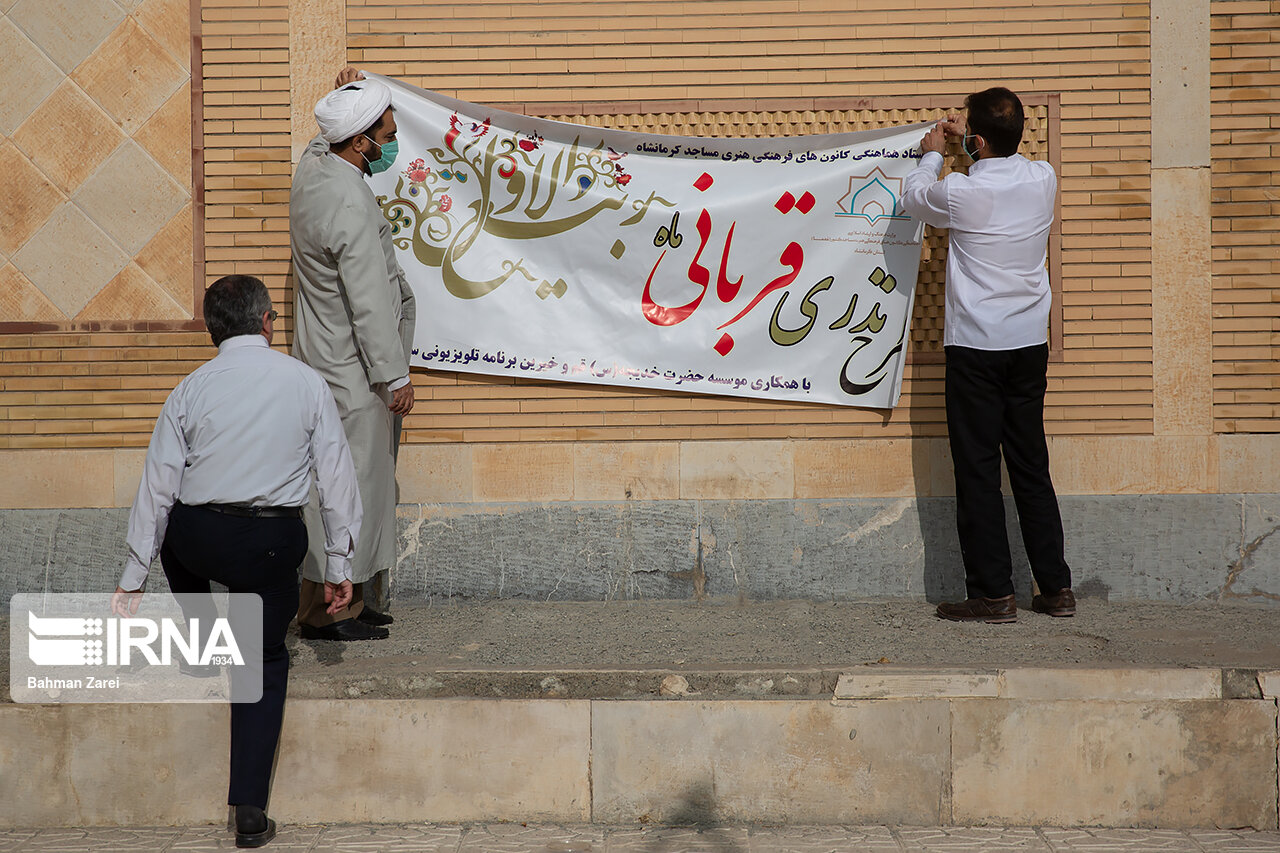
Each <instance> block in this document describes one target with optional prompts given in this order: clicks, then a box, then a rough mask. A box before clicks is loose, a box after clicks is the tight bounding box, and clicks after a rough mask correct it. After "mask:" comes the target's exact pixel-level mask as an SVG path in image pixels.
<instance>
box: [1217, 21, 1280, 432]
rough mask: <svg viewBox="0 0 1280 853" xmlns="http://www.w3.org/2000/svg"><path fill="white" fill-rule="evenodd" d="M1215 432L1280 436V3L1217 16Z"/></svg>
mask: <svg viewBox="0 0 1280 853" xmlns="http://www.w3.org/2000/svg"><path fill="white" fill-rule="evenodd" d="M1212 9H1213V30H1212V42H1211V45H1212V72H1213V75H1212V92H1213V108H1212V109H1213V112H1212V125H1211V126H1212V131H1213V137H1212V141H1213V217H1214V222H1213V276H1214V279H1213V290H1214V292H1213V297H1214V299H1213V317H1214V319H1213V370H1214V398H1213V402H1214V411H1213V414H1214V427H1215V429H1216V430H1217V431H1218V432H1227V433H1234V432H1276V431H1277V429H1280V418H1277V415H1280V252H1278V251H1277V246H1276V223H1277V221H1278V220H1277V216H1278V215H1280V167H1278V166H1277V162H1280V161H1278V160H1277V158H1278V157H1280V117H1278V115H1277V114H1278V113H1280V94H1278V93H1280V37H1278V36H1277V35H1276V32H1277V28H1278V27H1280V3H1275V2H1265V0H1263V1H1262V2H1259V0H1253V2H1249V1H1248V0H1219V2H1215V3H1214V4H1213V6H1212Z"/></svg>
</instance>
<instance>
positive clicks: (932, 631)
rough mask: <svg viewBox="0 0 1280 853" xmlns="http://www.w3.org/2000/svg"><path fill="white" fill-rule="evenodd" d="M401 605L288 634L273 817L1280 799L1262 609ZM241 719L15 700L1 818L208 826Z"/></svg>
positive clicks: (1213, 825) (1052, 815)
mask: <svg viewBox="0 0 1280 853" xmlns="http://www.w3.org/2000/svg"><path fill="white" fill-rule="evenodd" d="M395 612H396V615H397V622H396V625H395V626H393V639H392V640H388V641H382V642H377V643H357V644H338V643H307V642H303V641H299V640H298V639H297V637H296V634H295V635H294V636H293V637H292V638H291V640H290V644H291V648H292V651H293V655H294V661H295V666H294V668H293V670H292V672H291V676H290V679H291V681H290V701H289V703H288V704H287V706H286V717H285V730H284V736H283V741H282V744H281V748H280V755H279V759H278V762H277V770H276V776H275V783H274V787H273V794H272V802H271V812H272V814H273V815H274V816H275V817H276V818H278V819H280V820H281V821H282V822H285V823H288V824H292V825H297V824H320V823H333V822H336V823H360V824H364V823H376V824H386V823H404V824H420V823H428V822H432V823H433V822H448V823H464V824H470V823H488V822H495V821H511V822H517V823H519V822H543V823H551V824H593V825H597V826H604V827H609V826H627V825H630V826H637V825H639V826H643V825H661V824H670V823H694V824H705V825H730V826H750V825H761V824H767V825H776V826H791V825H799V826H805V825H815V824H816V825H837V826H848V825H868V824H870V825H887V826H916V827H936V826H948V825H972V824H980V825H994V826H1059V827H1089V826H1104V827H1135V828H1165V829H1171V830H1172V829H1178V830H1182V829H1188V830H1189V829H1197V830H1200V829H1231V828H1238V827H1252V828H1254V829H1258V830H1275V829H1277V826H1278V822H1280V814H1278V811H1280V795H1278V791H1280V773H1278V772H1277V767H1278V765H1280V754H1278V738H1277V694H1278V693H1280V657H1278V656H1277V655H1276V652H1275V649H1276V645H1275V638H1276V632H1275V627H1276V626H1277V621H1278V618H1277V616H1278V614H1280V611H1277V610H1275V609H1266V608H1247V607H1243V608H1241V607H1237V608H1230V607H1224V608H1177V607H1169V606H1166V608H1165V609H1161V608H1159V607H1154V606H1152V607H1147V606H1143V607H1133V606H1124V607H1121V606H1116V605H1106V604H1105V603H1096V604H1094V605H1092V606H1087V607H1082V614H1081V616H1080V617H1077V619H1076V620H1058V619H1049V618H1048V617H1042V616H1039V615H1035V616H1030V615H1028V617H1026V618H1024V619H1022V620H1021V621H1020V622H1019V623H1017V624H1016V625H1012V626H986V625H954V624H951V623H940V622H938V621H937V620H934V619H933V618H932V616H931V615H929V613H930V610H929V608H928V607H927V605H924V604H923V603H919V602H915V603H912V602H893V603H886V602H873V603H861V604H845V605H834V604H818V603H813V602H776V603H768V604H752V605H746V606H741V605H734V604H732V603H722V604H718V605H706V604H696V603H692V602H681V603H669V602H668V603H661V604H658V605H654V606H638V605H632V604H618V603H611V604H599V603H597V604H582V605H572V604H558V605H538V604H526V603H519V602H498V603H492V604H485V605H479V604H477V605H467V606H462V607H455V606H453V605H450V606H447V607H443V608H422V609H418V610H414V609H405V608H398V609H397V610H396V611H395ZM0 627H4V628H7V626H0ZM7 636H8V631H7V630H0V637H7ZM841 637H844V638H845V642H844V643H843V644H842V643H841ZM1089 638H1093V639H1092V640H1091V641H1089V642H1086V641H1088V640H1089ZM833 646H840V647H839V648H836V649H833V648H832V647H833ZM1055 649H1056V650H1057V655H1056V657H1055V655H1054V654H1053V652H1054V650H1055ZM1080 649H1083V650H1085V653H1083V654H1082V653H1081V652H1080V651H1078V650H1080ZM1064 650H1065V651H1064ZM5 657H6V658H7V655H6V656H5ZM593 657H594V659H592V658H593ZM1030 658H1035V659H1037V660H1035V661H1033V660H1030ZM1081 658H1085V659H1086V660H1081ZM1119 658H1124V660H1122V659H1119ZM664 685H665V688H664ZM227 714H228V711H227V707H226V706H220V705H190V704H188V705H174V704H168V705H166V704H134V705H108V704H100V705H94V704H63V705H16V704H12V703H9V704H0V827H10V828H16V827H23V826H27V827H30V826H44V827H65V826H80V827H110V826H115V827H131V826H155V825H165V826H189V825H199V824H221V823H222V822H223V821H225V806H224V805H223V803H222V799H223V798H222V792H223V791H225V787H226V767H227V765H226V755H227V738H228V731H227V729H228V724H227ZM495 849H496V848H495ZM663 849H665V848H663ZM726 849H728V848H726ZM743 849H745V848H743Z"/></svg>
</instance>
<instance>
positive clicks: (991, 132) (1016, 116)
mask: <svg viewBox="0 0 1280 853" xmlns="http://www.w3.org/2000/svg"><path fill="white" fill-rule="evenodd" d="M964 106H965V109H967V110H968V111H969V131H970V132H971V133H976V134H977V135H978V136H981V137H982V138H983V139H985V140H986V141H987V145H989V146H990V147H991V152H992V153H993V154H995V155H996V156H998V157H1008V156H1009V155H1011V154H1016V153H1018V145H1019V143H1021V142H1022V126H1023V124H1025V123H1026V115H1025V114H1024V113H1023V111H1022V101H1020V100H1018V96H1017V95H1015V94H1014V93H1013V92H1011V91H1009V90H1008V89H1006V88H1004V87H1003V86H995V87H993V88H991V89H985V90H983V91H981V92H975V93H974V94H972V95H970V96H969V97H967V98H965V99H964Z"/></svg>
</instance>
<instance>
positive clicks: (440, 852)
mask: <svg viewBox="0 0 1280 853" xmlns="http://www.w3.org/2000/svg"><path fill="white" fill-rule="evenodd" d="M234 847H235V844H234V841H233V839H232V835H231V834H230V833H229V832H227V831H226V830H224V829H215V828H213V827H194V828H185V829H184V828H165V829H95V830H81V829H43V830H38V831H37V830H11V831H8V832H4V831H0V851H3V853H55V851H56V853H106V851H148V853H163V851H187V853H197V852H198V851H211V850H229V849H234ZM265 849H266V850H268V851H273V853H304V851H305V852H306V853H846V851H848V853H863V851H867V853H880V851H884V853H889V851H893V853H905V851H911V853H951V852H952V851H988V850H992V851H996V850H1021V851H1039V853H1128V851H1133V853H1139V851H1141V853H1152V851H1179V853H1182V852H1183V851H1185V853H1246V851H1250V853H1257V851H1280V832H1250V831H1223V830H1194V831H1189V832H1180V831H1177V830H1157V829H1150V830H1146V829H1051V828H1039V827H1037V828H1015V829H991V828H981V829H965V828H956V827H947V828H916V827H883V826H871V827H865V826H860V827H843V826H834V827H829V826H822V827H788V828H785V829H772V828H751V829H747V828H738V827H734V828H717V827H712V828H702V829H693V828H639V829H630V828H601V827H591V826H522V825H519V824H499V825H496V826H469V827H461V826H441V825H409V826H385V825H384V826H377V825H359V826H297V827H285V828H283V829H282V831H281V832H280V834H279V835H278V836H277V837H276V840H275V841H273V842H271V844H270V845H268V846H267V847H266V848H265Z"/></svg>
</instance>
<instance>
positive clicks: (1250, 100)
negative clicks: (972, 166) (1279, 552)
mask: <svg viewBox="0 0 1280 853" xmlns="http://www.w3.org/2000/svg"><path fill="white" fill-rule="evenodd" d="M849 8H850V7H849V4H844V3H835V2H829V0H802V2H801V3H800V4H799V7H798V8H797V7H796V5H795V4H794V3H787V4H780V3H777V2H775V0H742V2H737V3H732V4H730V3H725V2H720V0H696V2H691V3H680V4H667V3H659V2H648V3H631V4H623V5H619V4H605V3H603V2H594V0H579V2H565V3H547V2H530V3H520V4H512V3H499V2H484V0H472V2H467V3H461V2H458V3H452V2H442V3H431V4H423V3H420V2H416V0H415V2H410V0H384V2H380V3H376V4H366V3H363V2H355V0H294V2H292V3H290V2H286V0H192V5H191V6H188V4H187V2H186V0H0V85H3V86H4V90H5V92H6V96H5V98H4V100H3V103H0V174H3V175H4V179H3V180H4V182H5V186H4V191H3V192H0V221H2V222H3V228H0V466H3V469H4V470H5V471H6V472H7V473H9V474H10V476H9V477H6V478H4V479H5V480H6V481H7V482H6V483H5V484H4V485H3V486H0V505H2V506H6V507H15V506H19V507H20V506H109V505H127V504H128V503H129V501H130V499H131V497H132V489H133V484H134V483H136V476H137V473H136V472H137V470H138V467H139V463H140V458H141V451H140V448H142V447H145V444H146V441H147V438H148V436H149V433H150V429H151V426H152V423H153V419H154V417H155V414H156V412H157V411H158V409H159V405H160V403H161V402H162V401H163V399H164V397H165V395H166V394H167V392H168V391H169V390H170V389H171V388H172V387H173V385H174V384H175V383H176V382H177V380H178V379H179V378H180V377H181V376H182V375H184V374H185V373H186V372H188V371H189V370H191V369H192V368H193V367H194V366H195V365H196V364H198V363H199V362H200V361H201V360H203V359H204V358H207V357H208V356H209V355H211V353H212V350H211V349H210V347H209V346H208V343H207V337H206V336H205V335H204V334H203V332H201V331H199V321H198V318H197V315H196V311H197V307H198V306H196V305H195V304H194V303H195V300H194V298H193V294H194V293H195V292H197V289H198V287H199V286H202V285H203V284H204V283H206V282H208V281H210V280H212V279H213V278H215V277H217V276H219V275H222V274H225V273H228V272H245V273H252V274H256V275H259V276H262V277H263V278H264V279H265V280H266V281H267V282H268V285H269V286H270V287H271V289H272V291H273V294H274V296H275V298H276V300H277V302H278V303H279V304H280V307H282V308H284V309H286V310H285V311H284V312H283V313H284V314H285V317H284V321H283V322H284V325H285V329H286V337H287V332H288V329H289V327H290V318H289V316H288V313H289V312H288V309H289V307H290V303H291V292H290V288H291V282H290V281H289V275H288V238H287V225H288V223H287V201H288V186H289V176H290V172H291V161H292V157H293V155H294V154H295V153H296V152H297V150H298V149H299V147H300V146H301V145H302V144H303V143H305V141H306V139H307V138H308V137H309V136H310V135H311V133H312V132H313V125H312V122H311V120H310V117H309V108H310V104H311V103H312V102H313V101H314V99H315V98H316V97H317V96H318V95H319V94H321V93H322V92H323V91H325V89H326V88H327V86H328V85H330V81H331V79H332V75H333V73H334V71H335V70H336V68H337V67H338V66H340V65H341V64H343V63H346V62H351V63H354V64H357V65H359V66H361V67H364V68H368V69H370V70H374V71H379V72H382V73H387V74H391V75H395V76H399V77H402V78H404V79H406V80H408V81H410V82H413V83H416V84H419V85H423V86H426V87H428V88H432V89H436V90H438V91H441V92H444V93H446V94H449V95H453V96H456V97H460V98H463V99H466V100H471V101H475V102H479V103H488V104H497V105H502V104H507V105H511V104H517V105H520V107H521V108H522V109H526V110H528V111H530V112H537V113H542V114H546V113H555V112H556V111H557V109H560V108H559V107H557V105H562V104H564V103H574V104H581V103H584V102H591V103H594V104H595V105H596V107H597V108H598V109H601V110H606V108H608V109H611V110H612V111H614V112H618V111H622V112H627V113H629V114H631V115H633V116H635V117H637V118H636V123H637V126H643V127H648V128H651V129H655V130H673V129H678V128H676V127H675V125H676V124H678V121H677V119H678V116H676V114H675V113H673V112H670V111H668V112H661V111H657V110H646V109H645V107H644V103H645V102H652V101H664V102H667V106H666V107H665V108H666V109H668V110H671V109H672V108H673V106H672V105H671V102H679V103H678V104H675V105H674V106H677V107H680V108H681V109H683V110H697V109H700V108H706V109H709V111H710V114H711V115H712V116H721V118H717V119H716V120H717V121H721V122H722V125H723V126H722V127H721V129H720V131H719V132H726V133H741V132H758V131H759V128H758V126H756V125H753V122H757V123H758V122H759V121H760V116H759V114H756V113H752V112H751V111H749V110H747V111H739V112H738V113H737V114H730V113H726V112H725V111H724V110H723V109H721V110H720V111H719V112H717V111H716V109H715V104H713V103H709V102H719V103H720V105H721V107H723V105H724V102H725V100H726V99H729V100H734V101H735V102H737V103H741V99H766V100H768V101H769V102H770V108H771V109H774V110H777V109H782V110H785V109H786V105H787V104H789V103H791V104H800V105H803V104H807V103H812V102H813V101H814V99H827V98H873V99H875V100H876V103H877V104H888V105H890V106H892V105H893V104H895V103H896V104H901V105H902V106H904V107H915V106H918V105H919V104H920V103H922V99H930V103H935V104H938V103H957V104H958V103H959V102H960V101H961V100H962V99H963V96H964V95H965V94H966V93H968V92H969V91H971V90H974V89H977V88H980V87H983V86H986V85H990V84H993V83H997V82H999V83H1004V84H1007V85H1009V86H1011V87H1013V88H1014V89H1016V90H1019V91H1022V92H1025V93H1038V94H1042V95H1046V96H1054V97H1055V99H1056V102H1057V103H1059V104H1060V113H1059V114H1058V116H1057V118H1058V119H1059V121H1058V124H1057V129H1056V134H1055V135H1053V136H1052V137H1051V138H1050V137H1045V139H1046V140H1047V141H1049V142H1051V145H1052V147H1053V150H1052V151H1051V152H1049V151H1046V152H1045V155H1044V156H1049V155H1050V154H1052V156H1054V157H1055V158H1056V159H1057V160H1058V161H1059V163H1060V170H1061V176H1062V195H1061V212H1062V215H1061V237H1060V245H1056V246H1055V250H1056V251H1055V259H1056V261H1057V262H1058V263H1059V264H1060V266H1059V267H1058V268H1059V269H1060V276H1059V281H1058V285H1059V288H1060V291H1061V300H1060V303H1061V329H1060V337H1059V340H1060V342H1061V350H1060V358H1059V359H1057V360H1056V361H1055V362H1054V363H1053V364H1052V365H1051V367H1050V386H1049V397H1048V402H1047V412H1046V416H1047V424H1048V431H1049V433H1050V435H1051V441H1052V443H1053V454H1054V466H1055V477H1056V479H1057V482H1058V484H1059V486H1060V488H1061V489H1062V491H1064V492H1066V493H1083V494H1107V493H1143V492H1165V493H1168V492H1272V491H1280V473H1278V472H1280V465H1278V464H1277V462H1280V443H1277V440H1276V439H1277V437H1278V434H1280V430H1278V429H1277V425H1278V424H1280V420H1278V419H1277V417H1276V416H1277V408H1278V405H1280V391H1277V390H1276V389H1277V387H1278V386H1280V376H1277V373H1280V368H1277V363H1278V361H1280V360H1278V359H1277V358H1276V356H1277V355H1280V353H1278V352H1277V343H1278V342H1280V296H1278V294H1280V279H1278V278H1277V276H1278V274H1280V260H1277V259H1276V258H1277V254H1276V247H1275V221H1276V219H1275V214H1276V213H1277V209H1278V207H1280V202H1277V194H1278V193H1280V176H1277V174H1276V167H1275V163H1276V162H1277V161H1276V158H1275V155H1276V154H1277V153H1280V123H1277V120H1276V119H1275V118H1274V116H1275V113H1276V109H1275V107H1276V101H1277V98H1276V91H1277V88H1276V86H1277V82H1278V80H1277V77H1278V76H1280V45H1278V44H1277V42H1276V40H1275V39H1274V36H1273V35H1272V33H1273V31H1274V29H1275V24H1276V22H1277V19H1276V4H1275V2H1274V0H1215V2H1213V3H1212V4H1210V3H1209V2H1208V0H1150V2H1137V3H1115V2H1102V0H1070V2H1068V0H1059V2H1044V0H1035V2H1032V0H977V2H966V3H951V2H947V0H938V2H936V3H934V4H932V5H931V6H930V7H929V8H923V7H921V6H920V4H918V3H908V2H905V0H904V2H900V3H892V2H890V3H880V4H876V7H875V8H874V9H864V10H861V11H850V10H849ZM72 21H74V22H75V25H74V26H72V25H69V24H68V23H67V22H72ZM193 57H194V62H193V61H192V58H193ZM192 92H194V103H195V105H196V109H195V113H194V114H195V116H196V127H197V132H196V133H195V134H194V136H193V135H192V134H191V132H190V128H191V122H190V118H191V116H192V114H193V113H192V110H191V104H192ZM621 102H626V103H625V105H620V104H621ZM611 105H613V106H611ZM903 115H905V114H904V113H902V112H894V111H892V110H885V111H883V113H882V114H878V115H877V116H874V117H873V118H874V120H877V121H882V122H893V121H897V120H903V118H902V117H903ZM770 120H771V121H772V119H770ZM789 121H792V120H791V119H789ZM813 121H814V117H813V115H812V114H810V113H806V112H805V111H804V110H803V109H799V110H797V111H794V120H793V121H792V124H794V125H795V126H797V127H802V126H803V127H807V126H811V125H812V122H813ZM713 130H715V129H714V128H713ZM784 131H785V129H784ZM699 132H706V131H705V129H704V130H700V131H699ZM193 221H194V222H195V223H196V224H197V227H195V228H194V230H193V229H192V227H191V223H192V222H193ZM193 259H194V262H193ZM926 273H928V268H926ZM918 316H919V312H918ZM935 319H936V318H935ZM920 328H921V329H922V331H921V334H924V335H925V337H926V338H928V336H929V335H933V336H936V335H937V329H936V323H934V324H933V325H932V326H930V327H929V328H928V330H927V331H923V330H924V327H923V326H921V327H920ZM931 343H936V342H935V341H932V340H931V339H929V340H925V339H921V340H918V341H917V350H924V349H927V348H928V346H929V345H930V344H931ZM919 355H921V353H919V352H918V353H917V356H919ZM941 378H942V368H941V365H940V364H938V363H937V362H936V361H932V360H930V359H928V358H926V357H916V358H915V359H914V360H913V362H912V363H911V364H910V366H909V367H908V370H907V375H906V379H905V383H904V394H903V404H902V405H901V406H900V407H899V408H897V409H896V410H894V411H893V412H892V413H891V414H889V415H887V416H886V415H884V414H883V413H880V412H876V411H870V410H857V409H846V408H838V407H827V406H815V405H809V406H801V405H788V404H780V403H773V402H766V401H760V402H755V401H750V400H738V399H728V398H714V397H693V396H681V395H675V394H669V393H665V392H650V391H635V390H629V389H611V388H602V387H598V386H574V385H564V384H557V383H537V382H532V381H524V380H520V381H511V380H501V379H495V378H489V377H484V378H479V377H468V376H465V375H463V374H450V373H435V372H432V373H428V372H424V371H415V373H414V381H415V384H416V386H417V392H418V399H419V403H418V407H417V409H415V412H414V414H413V415H412V416H411V417H410V418H409V419H408V421H407V423H406V437H405V438H406V443H407V448H406V452H405V457H404V462H403V465H402V477H401V480H402V487H403V492H404V497H405V499H406V500H458V501H490V500H573V499H577V500H590V499H597V498H600V497H606V496H607V497H617V498H625V497H626V495H627V494H628V493H629V494H631V495H632V496H634V497H637V498H639V497H652V498H665V497H686V498H688V497H733V496H739V495H740V496H756V497H850V496H883V495H920V496H927V495H934V494H947V493H949V490H950V471H949V467H948V465H949V462H948V460H947V454H946V447H945V439H944V435H945V424H944V420H943V413H942V396H941V392H942V384H941ZM517 462H518V463H519V464H516V463H517ZM855 469H861V470H855ZM868 469H874V470H870V471H869V470H868ZM50 472H54V473H56V476H55V475H54V474H53V473H50Z"/></svg>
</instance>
